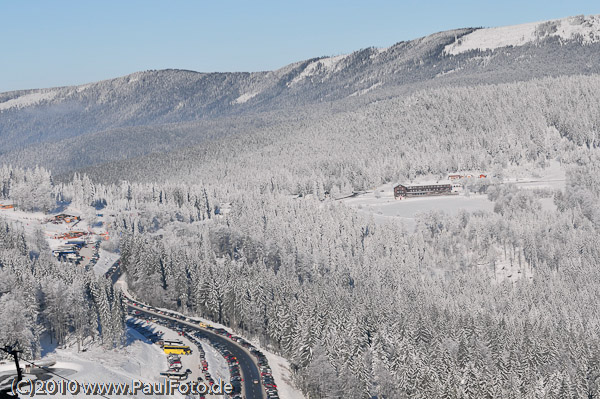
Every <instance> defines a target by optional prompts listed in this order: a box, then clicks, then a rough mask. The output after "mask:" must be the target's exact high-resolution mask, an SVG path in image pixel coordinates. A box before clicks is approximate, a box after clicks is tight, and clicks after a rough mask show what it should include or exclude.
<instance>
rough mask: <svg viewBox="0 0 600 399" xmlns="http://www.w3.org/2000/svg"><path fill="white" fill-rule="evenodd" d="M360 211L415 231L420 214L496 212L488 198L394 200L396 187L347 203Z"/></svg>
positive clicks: (388, 186) (369, 193) (352, 198)
mask: <svg viewBox="0 0 600 399" xmlns="http://www.w3.org/2000/svg"><path fill="white" fill-rule="evenodd" d="M343 201H344V203H346V204H347V205H349V206H351V207H353V208H355V209H356V210H357V211H358V212H360V213H363V214H367V215H373V218H374V220H375V222H378V223H385V222H389V221H395V222H400V223H403V224H404V225H405V226H406V228H407V229H409V230H412V229H414V227H415V225H416V221H415V219H416V217H417V215H418V214H420V213H424V212H431V211H443V212H445V213H447V214H451V215H454V214H458V212H459V211H460V210H461V209H464V210H466V211H470V212H473V211H477V210H483V211H492V210H493V208H494V204H493V203H492V202H490V201H489V200H488V199H487V197H486V196H485V195H471V196H465V195H452V196H440V197H426V198H405V199H402V200H396V199H394V193H393V184H385V185H383V186H381V187H378V188H377V189H376V190H374V191H372V192H367V193H365V194H361V195H358V196H356V197H351V198H346V199H344V200H343Z"/></svg>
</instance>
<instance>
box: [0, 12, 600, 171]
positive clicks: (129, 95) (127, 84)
mask: <svg viewBox="0 0 600 399" xmlns="http://www.w3.org/2000/svg"><path fill="white" fill-rule="evenodd" d="M598 72H600V16H590V17H583V16H580V17H571V18H565V19H561V20H556V21H547V22H539V23H531V24H524V25H517V26H511V27H502V28H491V29H459V30H453V31H447V32H441V33H436V34H433V35H430V36H427V37H424V38H420V39H416V40H412V41H408V42H400V43H397V44H396V45H394V46H391V47H389V48H384V49H377V48H368V49H363V50H359V51H356V52H354V53H352V54H348V55H340V56H335V57H325V58H314V59H310V60H306V61H302V62H297V63H293V64H290V65H288V66H285V67H283V68H281V69H278V70H276V71H270V72H256V73H199V72H192V71H182V70H160V71H147V72H137V73H134V74H131V75H128V76H125V77H120V78H117V79H111V80H106V81H102V82H97V83H90V84H86V85H81V86H72V87H62V88H52V89H39V90H26V91H14V92H8V93H1V94H0V154H2V155H3V157H2V158H4V161H11V162H14V163H27V162H34V161H35V162H41V163H43V164H45V165H46V166H49V167H53V168H58V169H59V170H62V171H65V170H68V169H70V168H79V167H82V166H87V165H93V164H97V163H102V162H109V161H111V160H113V159H123V158H128V157H133V156H139V155H143V154H145V153H149V152H157V151H158V152H160V151H167V150H172V149H173V148H174V147H177V146H184V145H186V143H187V144H194V143H198V142H201V141H203V140H205V139H207V138H211V139H214V138H216V137H218V136H220V135H222V134H227V133H231V132H236V133H242V132H243V131H244V124H246V123H247V124H248V126H250V125H252V126H253V127H252V128H256V125H255V123H256V120H257V115H260V114H262V113H265V112H270V111H273V110H275V111H279V112H276V113H273V114H269V115H270V116H272V117H274V118H275V119H277V120H285V119H286V118H290V119H291V118H297V117H298V115H297V114H298V113H302V114H303V115H305V116H306V117H314V114H315V112H316V113H317V114H318V113H319V112H328V111H327V108H325V107H322V106H319V104H321V103H323V102H329V103H330V104H336V105H335V106H333V105H332V109H351V108H352V107H355V106H358V105H360V104H363V103H364V102H365V101H367V102H368V101H374V100H376V99H378V98H389V97H394V96H398V95H400V94H406V93H407V92H410V91H414V90H416V89H419V88H424V87H438V86H441V85H465V84H477V83H498V82H507V81H515V80H528V79H531V78H537V77H544V76H557V75H571V74H592V73H598ZM283 111H285V112H283ZM258 119H259V120H260V119H261V118H258ZM263 119H264V118H263ZM267 119H268V118H267ZM202 121H205V122H202ZM207 121H213V122H211V123H208V122H207ZM234 121H235V122H234ZM197 122H198V123H200V122H201V123H200V125H198V124H197ZM181 123H185V125H177V124H181ZM190 123H191V124H190ZM207 123H208V124H207ZM232 123H233V124H234V125H233V126H232ZM260 123H262V122H260ZM166 124H171V125H169V126H165V125H166ZM173 124H176V125H173ZM240 124H241V125H240ZM228 126H229V127H228ZM166 132H169V134H167V133H166ZM145 134H150V135H153V136H158V137H161V138H162V143H161V145H160V146H159V147H157V145H156V141H155V140H151V141H148V143H150V142H152V143H154V144H152V145H150V144H146V141H145V140H143V137H144V135H145ZM76 137H78V138H77V139H75V138H76ZM109 138H110V146H108V147H111V148H114V149H115V151H112V150H109V149H108V148H102V142H103V141H105V140H107V139H109ZM99 146H100V147H101V148H99ZM132 146H134V147H135V148H132ZM66 148H68V149H69V151H68V156H67V157H66V158H65V155H66V154H67V153H66V152H65V151H64V149H66ZM126 148H132V150H131V151H128V150H126ZM117 149H118V150H119V151H117ZM42 150H43V151H44V152H45V153H46V154H49V152H50V151H52V152H55V153H56V154H57V155H56V157H54V158H55V160H53V157H52V156H46V157H39V156H36V154H39V152H40V151H42ZM83 151H85V153H83ZM100 152H101V153H102V156H99V154H100ZM2 158H0V161H2ZM58 158H61V159H60V161H59V160H58Z"/></svg>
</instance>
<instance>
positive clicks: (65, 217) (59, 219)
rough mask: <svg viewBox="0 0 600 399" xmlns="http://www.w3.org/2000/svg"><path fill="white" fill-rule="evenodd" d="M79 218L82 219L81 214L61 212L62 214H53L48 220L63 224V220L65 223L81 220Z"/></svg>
mask: <svg viewBox="0 0 600 399" xmlns="http://www.w3.org/2000/svg"><path fill="white" fill-rule="evenodd" d="M79 220H81V219H80V217H79V216H73V215H67V214H65V213H61V214H60V215H56V216H52V217H51V218H50V219H49V220H48V222H51V223H54V224H61V223H62V222H65V223H71V222H79Z"/></svg>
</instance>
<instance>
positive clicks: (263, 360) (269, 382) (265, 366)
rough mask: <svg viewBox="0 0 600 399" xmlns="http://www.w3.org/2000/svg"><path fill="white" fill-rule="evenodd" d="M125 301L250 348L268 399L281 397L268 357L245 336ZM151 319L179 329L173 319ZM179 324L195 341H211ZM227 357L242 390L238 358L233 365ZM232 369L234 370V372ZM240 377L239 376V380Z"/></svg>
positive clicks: (247, 348)
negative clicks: (244, 337) (197, 339)
mask: <svg viewBox="0 0 600 399" xmlns="http://www.w3.org/2000/svg"><path fill="white" fill-rule="evenodd" d="M125 301H126V302H127V303H128V304H130V305H132V306H136V307H139V308H140V309H144V310H151V311H153V312H156V313H158V314H161V315H165V316H168V317H170V318H173V319H177V320H181V321H185V322H187V323H190V324H194V325H196V326H197V327H200V328H204V329H206V330H208V331H211V332H213V333H215V334H219V335H221V336H223V337H226V338H228V339H230V340H231V341H233V342H236V343H237V344H238V345H240V346H242V347H244V348H245V349H246V350H248V351H249V352H250V353H251V354H252V355H254V356H255V357H256V358H257V364H258V367H259V371H260V375H261V380H262V381H260V382H262V385H263V387H264V389H265V392H266V395H267V399H279V393H278V391H277V385H276V384H275V380H274V378H273V373H272V370H271V367H270V366H269V363H268V360H267V357H266V356H265V355H264V354H263V353H262V352H261V351H260V350H259V349H257V348H256V347H255V346H254V345H252V344H251V343H249V342H248V341H246V340H245V339H243V338H241V337H239V336H235V335H233V334H231V333H230V332H229V331H227V330H225V329H224V328H215V327H213V326H211V325H209V324H207V323H204V322H200V321H197V320H194V319H192V318H190V317H186V316H183V315H181V314H179V313H175V312H170V311H166V310H159V309H157V308H154V307H152V306H149V305H146V304H143V303H141V302H138V301H135V300H133V299H130V298H128V297H125ZM150 319H152V320H153V321H154V322H157V323H159V324H163V323H165V324H163V325H165V326H167V327H169V328H172V329H177V327H178V325H177V324H175V322H173V321H170V322H167V321H165V320H164V319H159V318H156V317H150ZM179 326H180V327H179V330H180V332H181V333H182V334H186V336H187V337H188V338H189V339H191V340H192V341H193V339H192V338H193V337H195V338H205V339H209V341H210V338H208V336H206V335H204V334H202V333H201V332H199V331H194V330H192V329H191V328H189V327H187V326H182V325H179ZM213 343H214V344H213ZM211 345H212V346H214V347H215V348H217V350H219V348H218V346H217V345H219V346H221V347H223V349H224V350H225V351H226V352H225V353H226V354H228V355H229V356H230V357H229V358H231V356H232V355H231V353H230V352H229V351H228V350H227V349H226V348H224V346H223V345H221V344H219V343H217V342H214V341H211ZM198 347H199V348H201V346H200V345H198ZM221 354H223V353H221ZM224 357H225V356H224ZM233 358H235V357H233ZM225 359H226V360H227V361H228V363H229V365H230V374H231V378H232V380H231V384H232V385H233V386H234V388H236V389H237V386H239V387H240V390H241V382H242V381H243V380H242V378H241V375H240V373H239V363H237V359H235V363H234V364H233V367H232V363H230V362H229V359H228V357H225ZM207 369H208V366H207ZM232 370H233V372H232ZM209 376H210V375H209ZM238 378H239V380H238ZM207 381H208V379H207ZM234 382H235V384H234ZM213 383H214V380H213ZM255 383H259V381H255Z"/></svg>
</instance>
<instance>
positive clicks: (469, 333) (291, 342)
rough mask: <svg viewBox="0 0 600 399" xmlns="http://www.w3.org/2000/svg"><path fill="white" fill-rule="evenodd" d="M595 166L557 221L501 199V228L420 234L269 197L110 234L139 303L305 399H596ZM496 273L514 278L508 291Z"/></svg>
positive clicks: (582, 174)
mask: <svg viewBox="0 0 600 399" xmlns="http://www.w3.org/2000/svg"><path fill="white" fill-rule="evenodd" d="M583 153H587V154H591V153H588V150H582V154H583ZM590 157H592V159H590V164H588V165H584V166H573V167H572V168H571V169H570V172H569V185H568V190H566V191H565V193H562V192H556V193H555V204H556V206H557V211H549V210H544V209H543V208H542V206H541V205H540V203H539V198H538V197H537V195H536V194H535V193H534V192H533V191H523V190H518V189H516V188H515V187H511V186H499V187H498V188H495V187H494V188H490V189H489V191H490V192H489V196H490V198H491V199H492V200H494V201H495V203H496V205H495V212H494V213H482V212H476V213H473V214H470V213H462V214H460V215H458V216H455V217H450V216H447V215H444V214H442V213H435V212H434V213H430V214H427V215H423V216H422V217H421V218H420V219H419V221H418V225H417V229H416V231H415V232H414V233H410V232H407V231H402V229H399V228H398V227H397V226H395V225H376V224H375V223H373V221H372V220H368V219H364V218H362V217H359V216H357V214H356V213H354V212H353V211H352V210H350V209H348V208H346V207H345V206H343V205H341V204H339V203H337V202H335V201H330V200H325V201H320V200H318V199H317V198H307V199H294V198H291V197H290V196H287V195H282V194H278V193H260V192H245V195H243V196H239V197H238V199H237V200H236V201H235V202H234V203H233V204H232V211H231V213H229V214H227V215H226V216H224V217H213V218H212V219H211V220H210V222H209V223H207V220H205V221H203V222H192V223H188V222H185V223H183V222H180V221H173V222H167V226H168V225H171V228H168V227H167V228H165V227H164V226H161V227H160V228H157V226H154V227H153V226H151V225H149V226H146V227H147V228H145V227H144V224H145V223H146V222H144V220H147V217H146V218H144V217H143V215H140V216H139V217H138V218H137V222H136V223H130V224H128V225H127V226H125V225H124V224H123V225H121V226H120V227H119V228H120V229H121V230H122V233H123V235H122V237H121V256H122V261H123V268H124V269H125V270H126V271H127V275H128V278H129V282H130V284H131V288H132V290H134V291H135V292H136V294H137V295H138V296H139V297H140V298H141V299H143V300H145V301H147V302H150V303H153V304H154V305H157V306H165V307H170V308H176V309H179V310H182V311H184V312H188V313H190V314H198V315H202V316H205V317H207V318H210V319H212V320H214V321H216V322H220V323H224V324H226V325H230V326H232V327H233V328H234V329H236V330H238V331H240V332H241V333H243V334H245V335H247V336H254V337H258V338H260V340H261V342H262V343H263V345H265V346H267V347H270V348H271V349H272V350H275V351H279V352H280V353H282V354H283V355H284V356H286V357H287V358H288V359H290V361H291V364H292V367H293V369H294V371H295V376H296V378H297V382H298V384H299V385H300V386H301V387H302V389H303V390H304V391H305V392H306V393H308V394H309V395H310V397H322V398H334V397H357V398H362V397H367V396H377V397H388V398H408V397H411V398H414V397H417V398H420V397H422V398H431V397H448V398H457V397H464V398H481V397H489V398H495V397H518V398H521V397H522V398H528V397H544V398H566V397H587V396H589V395H592V396H593V395H598V393H599V390H598V385H597V378H598V377H600V368H599V363H598V361H599V359H598V349H599V348H598V344H597V339H598V331H600V330H599V329H598V328H599V327H600V324H599V323H600V314H599V313H598V311H597V309H596V306H595V300H594V298H595V297H597V296H598V295H599V294H600V291H598V287H597V284H595V281H597V278H598V277H600V276H598V273H599V272H598V268H597V262H598V260H599V259H600V250H599V249H598V248H600V246H599V245H598V244H600V231H599V230H598V221H599V219H598V217H597V213H594V212H592V210H594V209H595V210H597V203H598V202H597V200H598V195H599V193H598V192H597V187H599V185H594V183H593V182H595V181H596V180H597V176H598V174H597V172H598V171H597V166H595V165H598V164H600V163H598V162H597V161H598V155H590ZM592 187H594V188H592ZM570 193H573V194H570ZM579 193H585V194H584V195H583V199H582V196H581V195H579ZM590 196H591V197H590ZM585 198H590V199H591V201H588V200H585ZM109 203H110V201H109ZM171 206H173V207H175V208H177V206H176V205H175V204H174V203H172V205H171ZM590 207H591V208H590ZM150 209H151V208H146V211H149V210H150ZM140 226H142V227H141V228H140ZM157 232H160V234H157ZM503 267H505V268H506V267H510V268H512V269H514V270H515V274H518V275H521V277H520V278H516V279H504V280H503V279H502V278H500V277H499V276H500V274H499V273H498V272H497V271H498V269H500V268H503ZM528 276H532V278H531V279H530V278H528Z"/></svg>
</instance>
